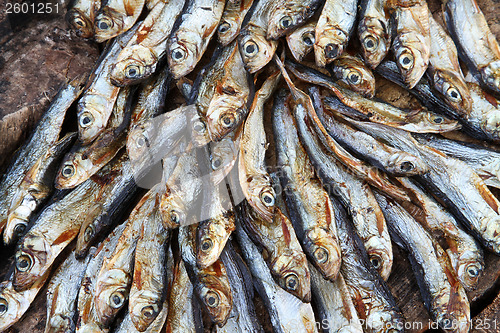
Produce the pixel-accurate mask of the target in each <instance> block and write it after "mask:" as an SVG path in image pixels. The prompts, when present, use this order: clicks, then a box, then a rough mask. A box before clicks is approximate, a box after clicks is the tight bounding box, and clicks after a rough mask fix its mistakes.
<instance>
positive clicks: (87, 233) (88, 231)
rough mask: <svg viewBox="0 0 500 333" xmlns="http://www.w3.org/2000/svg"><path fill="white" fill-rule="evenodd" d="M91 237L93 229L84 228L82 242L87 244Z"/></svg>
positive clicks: (90, 227)
mask: <svg viewBox="0 0 500 333" xmlns="http://www.w3.org/2000/svg"><path fill="white" fill-rule="evenodd" d="M92 236H94V227H93V226H91V225H89V226H88V227H87V228H85V232H84V234H83V240H84V241H85V242H86V243H88V242H90V240H91V239H92Z"/></svg>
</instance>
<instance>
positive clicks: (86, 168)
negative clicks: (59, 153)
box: [55, 151, 94, 189]
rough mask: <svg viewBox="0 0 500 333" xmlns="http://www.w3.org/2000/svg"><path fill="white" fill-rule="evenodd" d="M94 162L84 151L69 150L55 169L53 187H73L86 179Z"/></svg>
mask: <svg viewBox="0 0 500 333" xmlns="http://www.w3.org/2000/svg"><path fill="white" fill-rule="evenodd" d="M93 166H94V164H93V163H92V161H91V159H90V158H88V156H87V154H86V153H85V152H84V151H76V152H70V153H68V154H67V155H66V156H65V157H64V160H63V162H62V163H61V167H60V168H59V170H58V171H57V174H56V180H55V187H56V188H57V189H69V188H74V187H75V186H77V185H80V184H81V183H83V182H84V181H86V180H87V179H88V178H89V176H90V174H89V172H90V171H91V170H92V168H93Z"/></svg>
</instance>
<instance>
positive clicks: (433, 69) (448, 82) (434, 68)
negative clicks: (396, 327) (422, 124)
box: [427, 15, 472, 117]
mask: <svg viewBox="0 0 500 333" xmlns="http://www.w3.org/2000/svg"><path fill="white" fill-rule="evenodd" d="M429 24H430V33H431V49H430V58H429V67H428V68H427V74H428V76H429V78H430V80H431V82H432V86H433V88H434V89H435V90H436V91H437V92H438V93H439V94H440V95H441V96H442V98H443V100H444V101H445V102H446V103H447V104H448V105H449V106H450V107H452V108H453V109H455V110H456V112H457V114H459V115H461V116H464V117H466V116H467V115H468V114H469V113H470V111H471V108H472V98H471V97H470V93H469V89H468V88H467V85H466V83H465V78H464V76H463V74H462V70H461V69H460V64H459V62H458V55H457V48H456V46H455V43H453V40H452V39H451V37H450V36H448V34H447V33H446V31H444V29H443V28H442V27H441V25H440V24H439V23H438V22H436V20H435V19H434V18H433V17H432V15H431V16H430V20H429Z"/></svg>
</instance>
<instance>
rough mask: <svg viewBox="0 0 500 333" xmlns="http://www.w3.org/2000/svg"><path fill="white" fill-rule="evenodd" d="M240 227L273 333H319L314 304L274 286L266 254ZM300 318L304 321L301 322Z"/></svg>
mask: <svg viewBox="0 0 500 333" xmlns="http://www.w3.org/2000/svg"><path fill="white" fill-rule="evenodd" d="M240 223H241V222H239V223H238V227H237V228H236V234H237V236H238V242H239V243H240V248H241V252H242V253H243V257H244V258H245V262H246V263H247V264H248V266H249V268H250V271H251V272H252V276H253V283H254V286H255V289H256V290H257V292H258V293H259V295H260V297H261V299H262V300H263V301H264V305H265V307H266V309H267V311H268V313H269V316H270V317H271V324H272V327H273V331H274V332H277V333H286V332H298V333H317V332H318V331H317V329H316V320H315V318H314V312H313V309H312V307H311V305H310V304H308V303H303V302H302V301H301V300H300V299H297V298H296V297H294V296H293V295H291V294H289V293H288V292H286V291H285V290H283V289H282V288H280V286H279V285H277V284H276V282H274V280H273V277H272V275H271V272H270V271H269V268H268V267H267V265H266V263H265V261H264V259H263V258H262V254H261V252H260V251H259V249H258V248H257V247H256V246H255V244H254V243H252V241H251V240H250V238H249V236H248V235H247V233H246V232H245V231H244V230H243V228H241V224H240ZM297 318H300V320H297Z"/></svg>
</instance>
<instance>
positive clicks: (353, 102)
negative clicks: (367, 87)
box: [286, 61, 460, 133]
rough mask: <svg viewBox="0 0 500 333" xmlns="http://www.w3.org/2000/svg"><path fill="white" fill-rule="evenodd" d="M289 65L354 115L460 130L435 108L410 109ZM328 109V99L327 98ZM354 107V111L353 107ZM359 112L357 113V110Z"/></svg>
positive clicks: (431, 129)
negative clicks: (361, 93)
mask: <svg viewBox="0 0 500 333" xmlns="http://www.w3.org/2000/svg"><path fill="white" fill-rule="evenodd" d="M286 65H287V68H288V69H289V70H290V71H291V72H292V73H293V74H294V75H295V76H297V77H298V78H299V79H301V80H303V81H306V82H309V83H314V84H317V85H320V86H322V87H325V88H328V89H330V90H331V91H332V92H333V93H334V94H335V96H336V97H337V98H338V99H340V101H341V102H342V103H343V104H345V105H346V106H348V107H349V108H352V109H349V108H344V110H342V111H343V113H344V114H348V115H349V116H351V117H356V113H357V117H356V118H360V117H363V116H364V118H365V119H368V120H370V121H372V122H377V123H381V124H385V125H388V126H392V127H397V128H401V129H404V130H406V131H410V132H417V133H439V132H448V131H452V130H455V129H458V128H459V127H460V126H459V125H458V122H457V121H454V120H450V119H447V118H445V117H444V116H441V115H438V114H436V113H434V112H432V111H426V110H419V111H416V112H407V111H404V110H401V109H399V108H396V107H394V106H392V105H390V104H387V103H382V102H378V101H375V100H370V99H367V98H364V97H362V96H360V95H359V94H357V93H355V92H352V91H350V90H348V89H345V88H342V87H340V86H339V85H338V84H336V83H335V82H332V80H331V79H330V78H328V77H327V76H325V75H323V74H321V73H319V72H317V71H314V70H313V69H310V68H307V67H305V66H302V65H299V64H295V63H292V62H290V61H286ZM325 107H327V108H328V99H325ZM353 109H354V110H353ZM356 111H357V112H356Z"/></svg>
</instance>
